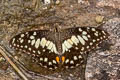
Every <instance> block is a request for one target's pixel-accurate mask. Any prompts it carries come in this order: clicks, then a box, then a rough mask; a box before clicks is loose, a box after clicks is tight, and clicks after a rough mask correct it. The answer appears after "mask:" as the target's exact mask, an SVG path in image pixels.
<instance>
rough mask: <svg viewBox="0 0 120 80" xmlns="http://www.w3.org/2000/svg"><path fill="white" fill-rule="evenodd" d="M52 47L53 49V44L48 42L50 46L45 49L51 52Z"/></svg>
mask: <svg viewBox="0 0 120 80" xmlns="http://www.w3.org/2000/svg"><path fill="white" fill-rule="evenodd" d="M52 47H53V43H52V42H50V44H49V46H48V47H47V49H49V50H51V49H52Z"/></svg>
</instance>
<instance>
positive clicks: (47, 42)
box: [10, 27, 108, 69]
mask: <svg viewBox="0 0 120 80" xmlns="http://www.w3.org/2000/svg"><path fill="white" fill-rule="evenodd" d="M107 37H108V33H107V32H105V31H103V30H100V29H96V28H93V27H77V28H69V29H65V30H60V31H58V30H57V31H49V30H33V31H27V32H23V33H20V34H18V35H16V36H15V37H13V38H12V39H11V40H10V47H12V48H14V49H15V50H18V51H23V52H25V53H28V54H29V55H30V56H31V59H32V60H33V62H34V63H36V64H38V65H40V66H41V67H44V68H48V69H57V68H60V67H63V68H75V67H76V66H79V65H82V64H83V63H84V60H85V57H84V55H86V53H87V52H89V51H90V50H92V49H94V48H95V47H96V46H97V45H98V44H99V43H101V42H102V41H103V40H105V39H106V38H107Z"/></svg>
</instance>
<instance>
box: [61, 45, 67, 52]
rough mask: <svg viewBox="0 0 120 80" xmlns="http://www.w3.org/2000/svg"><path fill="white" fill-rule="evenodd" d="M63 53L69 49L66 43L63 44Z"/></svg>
mask: <svg viewBox="0 0 120 80" xmlns="http://www.w3.org/2000/svg"><path fill="white" fill-rule="evenodd" d="M62 50H63V51H62V53H64V52H65V51H68V48H67V47H66V46H65V43H63V44H62Z"/></svg>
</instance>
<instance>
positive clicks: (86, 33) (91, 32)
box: [62, 27, 108, 68]
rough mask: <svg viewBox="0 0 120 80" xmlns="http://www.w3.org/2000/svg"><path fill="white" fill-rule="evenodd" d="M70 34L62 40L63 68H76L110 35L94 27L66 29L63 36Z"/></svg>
mask: <svg viewBox="0 0 120 80" xmlns="http://www.w3.org/2000/svg"><path fill="white" fill-rule="evenodd" d="M64 33H65V34H69V35H68V36H65V37H64V38H62V54H63V55H62V56H63V57H64V58H65V59H64V61H63V66H64V67H65V68H74V67H75V66H78V65H81V64H83V63H84V61H85V60H86V56H87V54H86V53H87V52H88V51H90V50H91V49H94V48H96V46H97V45H98V44H100V43H101V42H102V41H103V40H105V39H107V37H108V33H107V32H105V31H103V30H100V29H97V28H93V27H77V28H70V29H66V31H64V32H63V34H64Z"/></svg>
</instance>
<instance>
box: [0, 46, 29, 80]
mask: <svg viewBox="0 0 120 80" xmlns="http://www.w3.org/2000/svg"><path fill="white" fill-rule="evenodd" d="M0 53H1V54H2V56H3V57H4V58H5V59H6V60H7V61H8V62H9V63H10V65H11V66H12V67H13V69H15V71H16V72H17V73H18V74H19V75H20V76H21V77H22V78H23V79H24V80H28V78H27V77H26V76H25V75H24V74H23V72H22V71H21V70H20V69H19V68H18V67H17V66H16V65H15V64H14V62H13V61H12V60H11V59H10V58H9V57H8V55H7V54H9V53H8V52H7V51H6V50H5V49H4V48H3V47H2V45H0Z"/></svg>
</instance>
